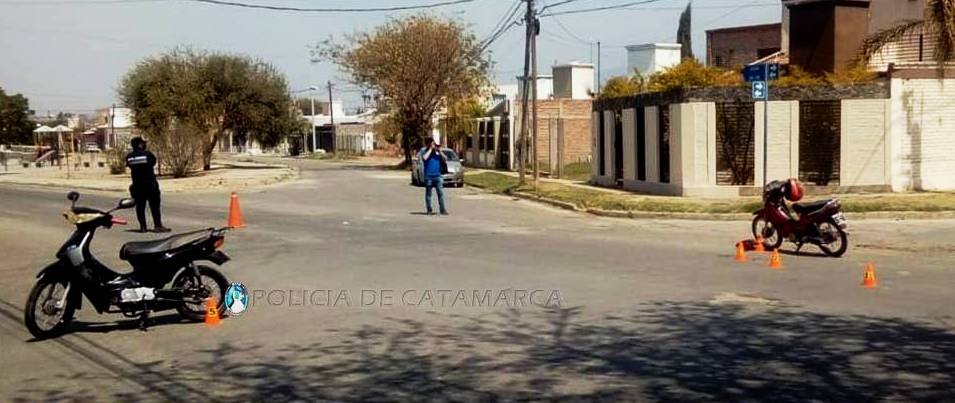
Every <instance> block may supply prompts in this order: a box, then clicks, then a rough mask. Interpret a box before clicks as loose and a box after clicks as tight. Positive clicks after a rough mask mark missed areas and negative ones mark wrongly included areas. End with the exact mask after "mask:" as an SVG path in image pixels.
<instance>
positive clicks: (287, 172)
mask: <svg viewBox="0 0 955 403" xmlns="http://www.w3.org/2000/svg"><path fill="white" fill-rule="evenodd" d="M273 169H278V168H273ZM281 169H283V170H284V172H282V173H281V174H278V175H275V176H271V177H268V178H265V179H264V180H262V181H259V182H257V183H255V184H253V185H246V186H244V187H243V188H242V189H249V188H255V187H261V186H271V185H275V184H278V183H282V182H286V181H289V180H293V179H295V178H296V173H295V171H294V170H293V169H292V168H290V167H284V166H283V167H282V168H281ZM299 175H300V173H299ZM3 185H12V186H29V187H37V188H58V189H80V190H91V191H98V192H120V193H125V192H129V187H128V186H129V185H128V184H122V185H109V186H90V185H85V184H74V183H68V182H65V181H34V182H16V181H0V186H3ZM161 185H162V181H160V186H161ZM212 190H219V189H218V188H216V187H212V188H208V187H207V188H187V189H176V188H173V189H162V192H163V193H192V192H204V191H212Z"/></svg>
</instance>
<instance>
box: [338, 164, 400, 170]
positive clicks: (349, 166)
mask: <svg viewBox="0 0 955 403" xmlns="http://www.w3.org/2000/svg"><path fill="white" fill-rule="evenodd" d="M339 169H343V170H350V171H407V170H408V168H407V167H402V166H401V165H400V164H341V165H339Z"/></svg>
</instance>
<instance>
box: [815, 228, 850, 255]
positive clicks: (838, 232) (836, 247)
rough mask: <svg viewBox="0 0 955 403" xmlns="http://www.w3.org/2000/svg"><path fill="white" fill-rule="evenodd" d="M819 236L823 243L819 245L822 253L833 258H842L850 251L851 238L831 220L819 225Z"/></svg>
mask: <svg viewBox="0 0 955 403" xmlns="http://www.w3.org/2000/svg"><path fill="white" fill-rule="evenodd" d="M818 228H819V234H820V235H822V238H823V241H824V242H822V243H820V244H819V249H821V250H822V253H825V254H826V255H829V256H831V257H840V256H842V255H843V254H845V253H846V250H847V249H849V236H848V235H847V234H846V231H844V230H843V229H842V228H839V225H838V224H836V222H835V221H833V220H831V219H830V220H829V221H824V222H822V223H820V224H819V227H818Z"/></svg>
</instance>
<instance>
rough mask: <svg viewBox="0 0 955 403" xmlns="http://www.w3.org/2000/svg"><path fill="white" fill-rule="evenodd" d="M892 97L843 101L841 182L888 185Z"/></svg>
mask: <svg viewBox="0 0 955 403" xmlns="http://www.w3.org/2000/svg"><path fill="white" fill-rule="evenodd" d="M889 103H890V101H889V100H886V99H853V100H843V101H842V127H841V129H840V131H841V136H840V139H841V144H840V147H841V148H840V150H839V154H840V156H841V157H840V160H839V185H840V186H866V185H885V184H887V183H888V182H889V177H890V175H891V173H890V171H889V164H888V163H886V161H888V160H890V158H891V157H890V155H889V148H887V147H886V140H887V139H888V138H889V137H890V132H889V127H890V124H889V121H890V116H889Z"/></svg>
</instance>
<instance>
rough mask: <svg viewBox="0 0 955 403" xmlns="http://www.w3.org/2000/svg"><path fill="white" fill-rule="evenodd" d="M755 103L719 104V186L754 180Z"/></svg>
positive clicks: (717, 114) (752, 181)
mask: <svg viewBox="0 0 955 403" xmlns="http://www.w3.org/2000/svg"><path fill="white" fill-rule="evenodd" d="M755 109H756V108H754V104H753V103H752V102H738V103H717V104H716V184H717V185H736V186H741V185H752V184H753V183H754V181H755V173H754V169H753V168H754V166H755V161H754V159H755V148H754V147H755V144H754V143H755V142H756V133H755V131H754V122H755V117H754V115H755V113H756V111H755Z"/></svg>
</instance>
